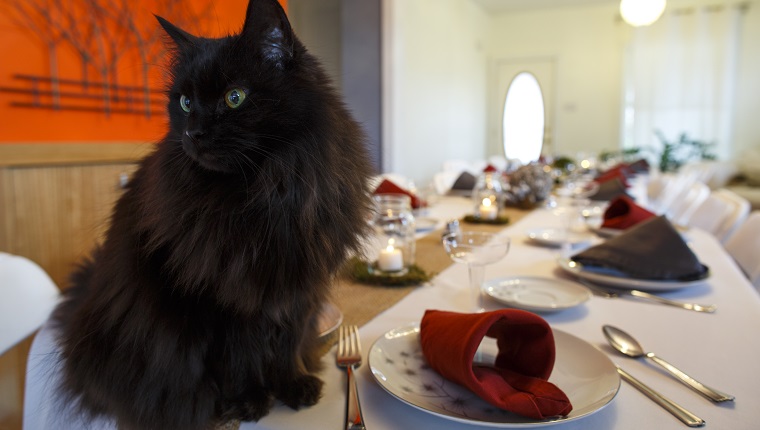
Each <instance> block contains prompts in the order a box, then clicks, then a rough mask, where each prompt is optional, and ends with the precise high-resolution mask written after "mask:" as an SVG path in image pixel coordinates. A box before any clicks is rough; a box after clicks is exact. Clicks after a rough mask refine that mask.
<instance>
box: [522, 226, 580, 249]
mask: <svg viewBox="0 0 760 430" xmlns="http://www.w3.org/2000/svg"><path fill="white" fill-rule="evenodd" d="M527 235H528V238H529V239H530V240H532V241H534V242H536V243H539V244H541V245H546V246H562V244H563V243H565V240H566V239H565V238H566V236H567V240H568V241H569V242H570V244H571V245H573V246H575V245H580V244H584V243H588V242H591V240H592V239H593V238H594V236H592V235H591V234H589V233H587V232H577V231H572V230H571V231H570V234H569V236H568V235H566V233H565V231H564V230H563V229H561V228H536V229H533V230H528V232H527Z"/></svg>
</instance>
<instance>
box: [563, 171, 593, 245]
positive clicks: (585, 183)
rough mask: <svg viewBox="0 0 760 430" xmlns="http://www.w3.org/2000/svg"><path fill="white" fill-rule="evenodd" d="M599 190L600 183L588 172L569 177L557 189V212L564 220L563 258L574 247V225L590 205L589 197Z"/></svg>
mask: <svg viewBox="0 0 760 430" xmlns="http://www.w3.org/2000/svg"><path fill="white" fill-rule="evenodd" d="M597 191H599V183H598V182H596V181H594V179H593V177H591V175H588V174H583V175H574V176H570V177H569V178H567V179H566V180H565V181H563V183H562V184H561V186H560V187H558V188H557V190H556V191H555V193H556V199H555V201H554V202H553V206H554V209H555V214H557V215H558V216H559V217H560V219H561V220H562V231H563V239H562V245H561V247H560V249H561V254H562V258H567V257H569V254H570V252H571V248H572V236H573V225H574V224H575V223H576V222H578V221H579V220H580V219H581V217H582V213H583V209H584V208H586V207H588V206H589V203H590V200H589V197H590V196H593V195H594V194H595V193H596V192H597Z"/></svg>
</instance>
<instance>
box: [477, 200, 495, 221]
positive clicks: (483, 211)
mask: <svg viewBox="0 0 760 430" xmlns="http://www.w3.org/2000/svg"><path fill="white" fill-rule="evenodd" d="M498 211H499V208H497V207H496V206H494V205H493V203H492V202H491V199H489V198H488V197H486V198H485V199H483V203H482V204H481V205H480V217H481V218H482V219H496V214H497V212H498Z"/></svg>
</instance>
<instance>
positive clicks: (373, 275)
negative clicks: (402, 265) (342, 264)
mask: <svg viewBox="0 0 760 430" xmlns="http://www.w3.org/2000/svg"><path fill="white" fill-rule="evenodd" d="M346 275H347V276H348V278H350V279H351V280H353V281H356V282H359V283H362V284H369V285H382V286H386V287H408V286H412V285H422V284H424V283H426V282H429V281H430V280H431V279H432V278H433V276H434V275H433V274H430V273H427V272H425V270H423V269H422V268H421V267H420V266H418V265H416V264H412V265H410V266H409V270H408V271H407V272H406V273H404V274H403V275H400V276H398V275H383V274H380V273H378V272H377V271H374V272H373V271H371V270H370V263H368V262H366V261H364V260H361V259H359V258H352V259H350V260H349V261H348V262H347V263H346Z"/></svg>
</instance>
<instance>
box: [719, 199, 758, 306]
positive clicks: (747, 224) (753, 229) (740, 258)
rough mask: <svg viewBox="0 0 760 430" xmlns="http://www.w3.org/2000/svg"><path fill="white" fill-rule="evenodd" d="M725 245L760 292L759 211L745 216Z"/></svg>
mask: <svg viewBox="0 0 760 430" xmlns="http://www.w3.org/2000/svg"><path fill="white" fill-rule="evenodd" d="M725 247H726V251H728V253H729V254H731V256H732V257H733V258H734V260H736V263H737V264H739V267H741V269H742V270H743V271H744V273H745V274H746V275H747V277H748V278H749V281H750V282H752V285H754V286H755V288H757V290H758V292H760V211H754V212H752V213H751V214H750V215H749V216H748V217H747V219H746V220H745V221H744V222H743V223H742V224H741V225H740V226H739V227H738V228H737V229H736V231H735V232H734V233H733V234H732V235H731V236H730V237H729V238H728V240H726V244H725Z"/></svg>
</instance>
